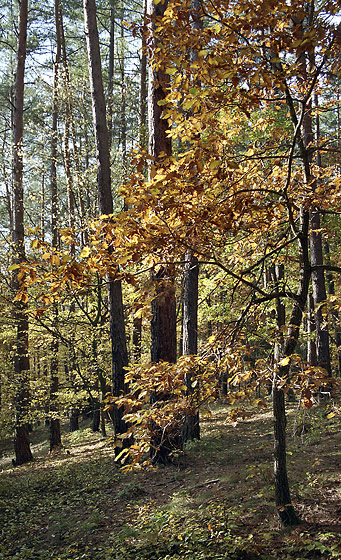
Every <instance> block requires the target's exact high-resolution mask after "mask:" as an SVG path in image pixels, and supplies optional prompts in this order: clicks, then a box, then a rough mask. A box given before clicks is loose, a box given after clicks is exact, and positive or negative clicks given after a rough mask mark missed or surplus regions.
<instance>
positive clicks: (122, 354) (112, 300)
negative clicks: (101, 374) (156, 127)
mask: <svg viewBox="0 0 341 560" xmlns="http://www.w3.org/2000/svg"><path fill="white" fill-rule="evenodd" d="M83 6H84V20H85V33H86V40H87V49H88V60H89V75H90V86H91V98H92V111H93V122H94V133H95V142H96V156H97V186H98V203H99V210H100V213H101V214H106V215H111V214H112V213H113V199H112V193H111V175H110V158H109V138H108V128H107V122H106V109H105V99H104V90H103V80H102V67H101V58H100V49H99V39H98V31H97V20H96V4H95V0H83ZM107 286H108V303H109V315H110V338H111V354H112V381H113V395H114V396H115V397H118V396H121V395H122V393H124V392H125V383H124V375H125V370H124V368H125V367H127V366H128V352H127V345H126V335H125V324H124V315H123V300H122V286H121V282H120V280H113V279H112V278H111V277H110V276H109V275H108V277H107ZM123 414H124V411H123V410H122V407H120V408H117V407H115V408H114V422H115V434H116V436H117V435H119V434H122V433H124V432H126V430H127V425H126V423H125V422H124V420H123V418H122V417H123ZM126 443H127V442H126ZM126 443H125V444H126Z"/></svg>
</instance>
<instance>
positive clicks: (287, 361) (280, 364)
mask: <svg viewBox="0 0 341 560" xmlns="http://www.w3.org/2000/svg"><path fill="white" fill-rule="evenodd" d="M289 363H290V357H289V356H286V357H285V358H283V359H282V360H281V361H280V362H278V365H279V366H287V365H288V364H289Z"/></svg>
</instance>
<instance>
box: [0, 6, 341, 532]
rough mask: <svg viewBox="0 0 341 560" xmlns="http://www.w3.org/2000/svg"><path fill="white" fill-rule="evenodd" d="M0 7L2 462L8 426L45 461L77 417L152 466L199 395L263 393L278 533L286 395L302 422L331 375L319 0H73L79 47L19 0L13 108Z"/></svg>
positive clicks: (330, 170)
mask: <svg viewBox="0 0 341 560" xmlns="http://www.w3.org/2000/svg"><path fill="white" fill-rule="evenodd" d="M2 7H3V17H2V20H1V25H2V29H3V31H4V34H3V36H4V40H3V41H2V43H1V45H0V46H1V52H0V65H1V69H2V77H1V89H0V95H1V96H2V100H3V103H2V104H1V107H2V108H1V111H2V113H3V123H4V126H3V129H2V131H1V155H0V158H1V167H0V169H1V185H2V186H1V194H2V206H1V218H2V226H1V233H2V253H3V258H2V261H1V274H2V290H1V315H2V318H1V322H2V324H3V325H5V326H6V328H4V330H3V334H2V341H1V351H2V355H3V360H4V363H5V364H6V367H5V368H4V369H3V370H2V373H1V376H2V379H1V414H2V418H3V420H2V422H3V428H2V429H3V431H4V433H5V432H6V430H9V429H10V428H11V427H12V428H13V427H14V426H15V418H14V414H13V412H12V411H13V405H14V402H16V411H17V413H18V410H19V408H20V407H21V408H22V409H23V407H24V408H25V414H24V415H23V419H21V420H20V418H19V420H17V422H18V421H19V424H17V430H18V429H20V430H24V431H25V433H24V439H25V446H26V451H25V452H24V451H23V452H22V453H21V454H20V452H18V453H19V455H20V456H19V455H18V454H17V457H16V462H17V463H18V464H20V463H24V462H26V461H28V460H30V459H31V455H30V452H29V448H28V426H27V424H28V423H31V424H33V423H34V422H35V421H38V420H39V421H43V420H44V421H45V420H46V421H48V422H50V423H51V449H53V448H54V447H58V445H60V437H59V432H58V422H59V420H60V419H62V418H63V417H64V415H65V414H69V415H70V419H71V424H72V429H74V428H76V427H77V417H78V414H79V413H80V411H81V410H85V409H87V410H88V411H91V413H92V414H93V416H94V418H97V420H96V422H94V424H93V426H94V429H98V428H99V423H98V420H99V415H100V414H99V413H101V414H102V430H103V431H104V430H105V427H104V414H107V415H109V417H110V418H111V419H112V420H113V423H114V428H115V436H116V438H115V439H116V447H117V449H116V450H117V453H116V454H118V456H119V458H120V459H121V460H127V459H128V457H129V461H132V462H133V463H134V462H135V463H137V462H138V461H142V462H143V461H147V462H148V458H147V456H148V451H149V454H150V456H151V457H152V459H153V461H154V462H158V461H161V462H165V463H168V462H169V461H171V458H172V452H173V451H174V452H176V453H177V452H178V451H179V449H182V447H183V442H184V440H186V439H193V438H195V437H198V436H199V424H198V410H199V408H200V406H202V405H203V404H205V405H206V403H207V402H208V401H209V400H210V399H215V398H217V397H218V396H221V395H223V396H224V398H226V399H227V402H229V403H230V404H231V410H230V416H231V419H233V420H237V419H238V418H239V417H242V416H243V414H245V411H244V408H243V405H241V404H240V403H241V401H242V399H243V398H246V397H247V398H253V396H254V398H257V402H258V403H259V404H264V405H266V404H267V397H268V393H271V395H272V400H273V411H274V421H275V483H276V500H277V502H276V505H277V509H278V512H279V516H280V518H281V520H282V521H283V523H285V524H295V523H296V522H297V517H296V514H295V512H294V510H293V507H292V503H291V498H290V492H289V486H288V482H287V473H286V453H285V423H286V413H285V398H286V395H289V396H291V397H295V396H296V398H297V399H299V400H300V402H301V404H302V406H303V407H306V408H309V407H311V406H313V404H314V402H315V400H316V399H317V398H319V396H320V395H321V393H327V394H330V393H331V392H333V388H334V384H335V381H334V376H335V375H338V368H339V353H340V349H339V342H340V341H339V336H338V332H339V330H338V311H339V295H338V292H339V280H338V278H339V276H338V274H339V273H340V270H341V269H340V266H339V265H340V263H339V255H338V251H337V247H338V240H339V235H340V233H339V224H338V216H339V206H340V166H339V157H340V133H339V126H340V119H339V111H340V109H339V85H340V84H339V71H340V67H339V65H340V63H339V60H340V57H339V54H340V27H339V26H338V25H339V20H338V17H337V16H338V5H337V2H328V3H327V4H326V3H323V5H322V3H319V2H313V1H310V2H307V3H303V4H302V2H298V1H296V0H293V1H292V2H291V3H290V4H288V3H287V2H271V1H259V2H256V3H252V6H251V5H250V3H249V2H247V1H246V0H245V2H237V3H236V2H230V1H228V0H226V1H219V2H218V1H217V2H205V1H202V2H196V1H193V2H190V1H185V2H178V1H176V0H174V1H169V2H165V1H163V2H162V1H159V2H147V3H146V5H144V4H143V5H142V3H138V2H136V3H129V4H127V3H125V2H124V1H120V2H119V1H115V0H111V1H110V2H109V1H108V2H101V3H100V5H97V14H96V3H95V2H94V1H91V2H90V1H85V0H84V17H85V33H84V21H83V12H82V10H81V9H80V6H79V5H78V4H77V3H73V2H69V1H68V2H67V1H65V2H62V1H61V0H59V2H57V1H56V2H54V3H53V2H47V3H46V2H45V3H44V4H43V5H41V4H40V3H35V4H34V6H30V5H29V6H28V8H29V10H28V21H27V29H28V35H27V41H28V42H27V62H26V69H25V103H24V106H23V107H22V106H21V109H20V105H19V104H18V92H19V86H20V84H19V79H20V72H19V70H20V69H19V63H21V64H22V63H23V61H24V57H23V55H22V54H20V52H21V51H20V50H17V46H16V45H17V44H18V45H19V46H20V45H21V43H22V34H23V31H22V30H21V27H20V26H19V27H17V23H16V22H17V18H18V17H19V16H20V18H19V21H21V22H22V20H23V15H22V11H23V10H24V8H25V3H24V2H21V3H20V5H18V4H17V3H16V2H3V6H2ZM19 8H20V11H19ZM85 37H86V39H87V46H86V40H85ZM146 59H147V61H148V64H149V77H148V91H147V88H146V82H147V75H146ZM16 65H17V66H16ZM15 73H16V80H15V78H14V76H15ZM21 76H23V69H22V74H21ZM21 87H23V83H22V84H21ZM146 97H147V98H148V125H149V134H148V136H149V144H148V142H147V141H146V135H147V123H146ZM18 111H19V113H21V115H22V116H23V118H24V121H23V122H24V133H23V135H22V134H21V133H20V131H19V133H18V132H17V131H18V130H19V129H18V120H17V118H18ZM19 125H20V123H19ZM19 128H20V126H19ZM18 134H19V135H18ZM12 138H13V141H12V140H11V139H12ZM21 144H22V147H21ZM147 146H149V147H148V148H147ZM128 154H129V155H128ZM22 161H23V164H24V167H23V170H24V171H23V174H22V170H21V165H22ZM21 188H22V189H23V195H22V194H20V192H21V190H20V189H21ZM18 201H19V202H20V204H21V205H24V207H25V216H24V215H23V207H22V208H21V209H20V208H19V206H18V204H19V202H18ZM19 210H20V215H19V214H18V212H19ZM18 220H19V222H20V228H21V229H20V236H19V237H20V238H19V237H18V235H19V234H18V231H19V230H18ZM24 225H25V243H24V229H23V226H24ZM326 247H327V251H326ZM12 249H16V255H15V257H13V261H10V260H9V254H10V252H11V251H12ZM326 273H328V274H327V276H326ZM331 274H334V276H333V277H331ZM10 275H12V277H13V278H14V280H13V281H12V283H11V281H10ZM326 282H327V287H326ZM331 286H333V287H332V288H331ZM310 292H311V293H312V297H309V294H310ZM327 293H329V297H327ZM308 300H309V301H310V302H311V303H310V308H308V306H307V301H308ZM108 302H109V303H108ZM28 321H29V324H28ZM16 333H18V334H16ZM334 333H335V334H334ZM20 337H21V338H25V344H22V342H21V338H20ZM19 339H20V340H19ZM315 340H316V363H315V361H314V358H313V355H314V352H313V351H312V347H313V344H314V343H315ZM177 348H178V350H177ZM150 350H151V352H150ZM180 355H182V356H181V358H179V356H180ZM23 360H25V364H26V365H23V366H22V367H21V370H23V371H25V372H29V374H28V373H25V375H22V372H21V370H20V372H19V370H18V367H17V365H16V364H18V363H19V362H20V363H22V362H23ZM29 362H30V365H28V363H29ZM19 377H20V383H22V385H20V383H19V382H18V379H19ZM24 385H25V387H24ZM20 386H21V387H22V388H23V391H24V392H25V394H24V393H23V392H22V391H21V393H20V391H19V392H18V388H19V387H20ZM29 393H31V395H32V397H31V399H30V400H29V399H28V394H29ZM15 399H16V400H15ZM103 403H105V405H104V404H103ZM18 407H19V408H18ZM19 416H20V415H19ZM56 427H57V428H56ZM52 428H53V429H52ZM54 428H56V430H54ZM117 436H119V437H117ZM128 436H129V438H128ZM133 440H134V441H133ZM132 442H133V445H132V446H130V447H129V446H128V443H132ZM121 447H123V450H122V451H121V452H120V451H119V450H120V449H121ZM129 461H128V460H127V463H128V464H129Z"/></svg>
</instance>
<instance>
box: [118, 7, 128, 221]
mask: <svg viewBox="0 0 341 560" xmlns="http://www.w3.org/2000/svg"><path fill="white" fill-rule="evenodd" d="M123 20H124V4H123V3H122V10H121V49H120V50H121V52H120V57H119V63H120V74H121V114H120V139H121V150H122V167H123V181H124V179H125V177H126V174H127V99H126V97H127V92H126V74H125V57H124V25H123ZM124 209H125V210H127V209H128V208H127V205H126V203H125V202H124Z"/></svg>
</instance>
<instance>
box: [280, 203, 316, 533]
mask: <svg viewBox="0 0 341 560" xmlns="http://www.w3.org/2000/svg"><path fill="white" fill-rule="evenodd" d="M308 226H309V214H308V212H307V211H305V210H303V209H302V210H301V226H300V236H299V240H298V243H299V258H300V280H299V287H298V291H297V294H296V298H295V302H294V305H293V309H292V312H291V317H290V320H289V327H288V334H287V338H286V341H285V344H284V349H283V356H284V357H287V358H288V363H287V364H286V365H280V364H279V365H278V367H276V366H275V369H274V380H273V416H274V460H275V461H274V473H275V498H276V507H277V512H278V515H279V518H280V521H281V523H282V524H283V525H285V526H289V525H297V524H298V523H299V522H300V520H299V518H298V517H297V515H296V512H295V509H294V507H293V505H292V502H291V497H290V489H289V482H288V476H287V466H286V413H285V394H284V391H283V389H281V388H279V387H278V384H279V382H280V381H281V379H283V378H287V377H288V375H289V369H290V356H291V355H292V354H293V352H294V350H295V348H296V345H297V342H298V336H299V330H300V325H301V322H302V316H303V311H304V308H305V304H306V300H307V295H308V289H309V280H310V267H309V254H308Z"/></svg>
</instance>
